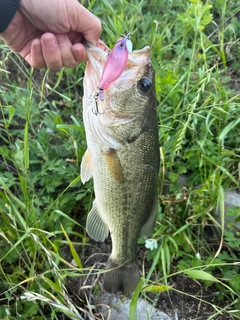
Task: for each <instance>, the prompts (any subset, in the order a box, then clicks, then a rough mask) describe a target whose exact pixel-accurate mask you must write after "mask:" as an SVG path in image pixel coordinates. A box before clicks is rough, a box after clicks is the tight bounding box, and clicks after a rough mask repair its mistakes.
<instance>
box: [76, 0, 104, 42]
mask: <svg viewBox="0 0 240 320" xmlns="http://www.w3.org/2000/svg"><path fill="white" fill-rule="evenodd" d="M74 4H75V3H74ZM74 13H75V14H74V15H73V16H72V20H71V25H72V30H74V31H77V32H80V33H82V35H83V37H84V38H85V39H86V40H88V41H90V42H91V43H93V44H94V45H96V43H97V41H98V40H99V37H100V34H101V31H102V26H101V22H100V20H99V19H98V18H97V17H95V16H94V15H93V14H92V13H91V12H90V11H88V10H87V9H86V8H84V7H83V6H82V5H81V4H80V3H78V2H76V7H75V12H74Z"/></svg>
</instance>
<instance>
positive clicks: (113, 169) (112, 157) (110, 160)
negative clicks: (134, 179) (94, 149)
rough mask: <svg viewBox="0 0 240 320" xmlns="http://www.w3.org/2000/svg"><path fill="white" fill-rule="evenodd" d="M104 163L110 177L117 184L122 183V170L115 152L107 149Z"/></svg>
mask: <svg viewBox="0 0 240 320" xmlns="http://www.w3.org/2000/svg"><path fill="white" fill-rule="evenodd" d="M104 157H105V159H106V163H107V166H108V169H109V172H110V174H111V176H112V177H113V178H114V179H115V180H116V181H118V182H120V183H122V182H123V181H124V175H123V168H122V165H121V162H120V160H119V157H118V155H117V152H116V150H114V149H109V151H108V152H105V153H104Z"/></svg>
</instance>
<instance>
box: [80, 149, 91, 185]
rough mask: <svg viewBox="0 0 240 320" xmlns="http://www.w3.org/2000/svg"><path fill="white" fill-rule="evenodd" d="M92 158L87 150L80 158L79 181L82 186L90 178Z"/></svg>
mask: <svg viewBox="0 0 240 320" xmlns="http://www.w3.org/2000/svg"><path fill="white" fill-rule="evenodd" d="M92 175H93V174H92V157H91V155H90V152H89V151H88V149H87V150H86V152H85V153H84V156H83V158H82V162H81V180H82V183H83V184H84V183H85V182H87V181H88V180H89V179H91V178H92Z"/></svg>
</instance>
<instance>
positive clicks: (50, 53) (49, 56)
mask: <svg viewBox="0 0 240 320" xmlns="http://www.w3.org/2000/svg"><path fill="white" fill-rule="evenodd" d="M41 44H42V53H43V57H44V60H45V63H46V66H47V68H49V69H51V70H53V71H56V70H59V69H61V67H62V66H63V63H62V57H61V51H60V48H59V45H58V42H57V39H56V37H55V35H54V34H52V33H48V32H47V33H44V34H43V35H42V37H41Z"/></svg>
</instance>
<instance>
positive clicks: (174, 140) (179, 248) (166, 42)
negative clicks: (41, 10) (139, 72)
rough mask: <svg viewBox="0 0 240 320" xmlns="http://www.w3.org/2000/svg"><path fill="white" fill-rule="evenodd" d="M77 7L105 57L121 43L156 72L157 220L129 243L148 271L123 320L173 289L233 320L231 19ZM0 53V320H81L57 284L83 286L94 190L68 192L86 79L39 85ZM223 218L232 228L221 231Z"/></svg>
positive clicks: (74, 184) (225, 10)
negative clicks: (204, 292)
mask: <svg viewBox="0 0 240 320" xmlns="http://www.w3.org/2000/svg"><path fill="white" fill-rule="evenodd" d="M87 5H89V6H90V7H91V10H92V11H93V13H95V14H96V15H97V16H98V17H99V18H100V19H101V20H102V23H103V34H102V39H103V40H104V41H105V42H106V43H107V44H108V45H109V47H113V45H114V44H115V42H116V39H118V38H119V34H121V33H125V32H131V33H132V41H133V45H134V49H140V48H142V47H143V46H145V45H150V46H151V51H152V61H153V64H154V68H155V71H156V94H157V98H158V101H159V105H158V114H159V141H160V153H161V170H160V173H159V181H160V189H159V214H158V220H157V224H156V227H155V230H154V234H153V235H152V237H151V238H150V239H140V240H139V241H140V243H143V244H144V245H145V246H146V248H147V249H146V250H147V258H146V259H147V261H149V262H148V263H150V267H149V268H146V270H144V268H143V275H144V277H143V279H142V284H141V286H138V288H137V290H136V292H135V295H134V297H135V298H136V299H135V300H133V301H132V303H131V310H130V312H131V320H133V319H135V314H136V313H135V311H134V308H135V306H136V302H134V301H137V298H138V297H139V296H140V295H142V296H143V297H145V298H146V299H150V298H149V297H150V296H151V295H150V296H149V293H154V294H155V298H154V299H155V300H157V299H158V297H161V294H162V291H164V290H171V291H178V289H177V288H174V287H169V283H171V279H173V278H175V277H177V276H182V277H184V278H185V279H187V278H189V279H194V281H198V282H201V283H202V284H203V285H204V286H206V287H210V286H211V287H213V288H214V290H216V291H217V292H218V293H219V295H218V299H219V301H220V302H219V305H220V306H218V305H217V304H216V302H209V301H206V299H204V298H203V301H202V302H203V303H206V304H210V306H212V307H213V310H214V311H213V312H212V314H211V315H210V316H209V318H208V319H214V318H215V319H218V316H219V315H220V314H221V313H224V314H225V315H228V316H229V317H231V318H229V319H240V313H239V309H240V275H239V261H240V257H239V249H240V240H239V234H238V233H237V232H236V231H235V229H234V223H239V220H240V212H239V208H237V207H236V208H233V209H231V210H230V211H229V212H225V208H224V190H231V189H239V180H240V178H239V177H240V167H239V157H240V138H239V118H240V110H239V102H240V95H239V92H238V85H237V79H238V76H239V62H238V61H239V58H240V56H239V55H240V54H239V43H238V39H239V35H240V23H239V21H238V16H239V12H240V6H239V4H238V3H237V1H227V0H211V1H206V2H201V1H199V0H192V1H186V0H184V1H180V0H179V1H178V0H177V1H174V2H171V1H165V0H162V1H161V2H159V1H157V0H153V1H151V2H150V3H149V2H147V1H140V2H139V1H135V0H131V1H130V2H127V1H120V2H116V1H111V2H109V1H107V0H104V1H102V2H95V1H92V2H90V3H87ZM0 48H1V57H0V83H1V85H0V109H1V110H0V112H1V116H0V139H1V144H0V239H1V241H0V283H1V285H0V319H62V318H63V315H65V316H66V317H68V318H70V319H83V318H84V315H86V314H87V313H91V312H92V311H91V307H90V305H89V303H88V300H87V298H86V296H83V297H80V298H78V303H76V298H74V297H73V294H72V293H71V292H69V289H68V287H67V279H69V278H73V277H74V278H76V279H81V278H84V277H85V276H86V274H87V273H88V272H89V270H86V269H84V268H83V265H84V259H85V257H86V249H87V247H88V246H89V242H88V237H87V235H86V233H85V229H84V225H85V219H86V214H87V212H88V211H89V209H90V207H91V201H92V197H93V195H92V191H91V190H92V184H91V182H90V183H88V184H87V185H84V186H83V185H82V183H81V180H80V178H79V165H80V162H81V158H82V156H83V154H84V150H85V149H86V141H85V133H84V128H83V121H82V115H81V96H82V77H83V71H84V67H85V66H84V65H79V66H78V67H76V68H74V69H71V70H67V69H63V70H61V71H59V72H57V73H56V74H54V73H52V72H49V71H46V70H43V71H40V72H39V71H36V70H32V69H31V68H30V67H28V66H27V65H26V64H25V63H23V62H22V60H21V59H20V58H19V57H18V56H17V55H15V54H13V53H10V52H9V51H8V49H7V48H6V46H5V45H4V44H3V43H1V44H0ZM182 175H184V177H186V182H185V185H184V186H183V187H182V186H179V178H180V177H182ZM217 208H219V210H220V220H217V217H216V215H215V212H216V209H217ZM227 216H232V217H233V218H234V219H235V222H233V223H232V224H229V225H228V226H226V223H225V220H226V217H227ZM209 227H211V228H215V229H217V230H219V233H218V234H217V236H215V237H214V236H211V235H209V231H208V229H209ZM215 229H214V230H215ZM64 248H66V251H67V252H68V255H66V254H64ZM71 260H73V261H74V264H71V263H70V262H69V261H71ZM91 272H93V271H91ZM156 275H157V276H156ZM95 289H96V288H95ZM95 289H94V288H93V290H95ZM182 294H183V295H187V294H188V293H184V292H182ZM190 296H192V297H193V295H191V294H190ZM196 299H197V298H196Z"/></svg>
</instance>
